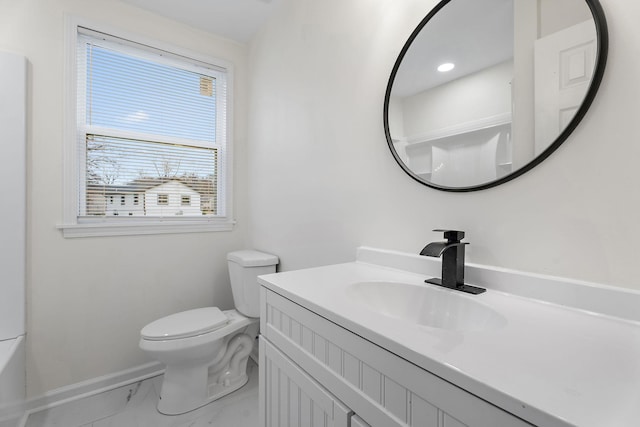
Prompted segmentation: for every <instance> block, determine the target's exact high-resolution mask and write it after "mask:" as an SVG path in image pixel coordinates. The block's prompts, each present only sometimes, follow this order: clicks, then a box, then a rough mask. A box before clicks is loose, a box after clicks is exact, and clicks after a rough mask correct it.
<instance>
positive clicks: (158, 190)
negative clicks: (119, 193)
mask: <svg viewBox="0 0 640 427" xmlns="http://www.w3.org/2000/svg"><path fill="white" fill-rule="evenodd" d="M144 206H145V211H146V213H147V215H150V216H167V215H191V216H193V215H202V212H201V211H200V193H198V192H197V191H195V190H193V189H191V188H190V187H188V186H187V185H185V184H183V183H181V182H180V181H169V182H165V183H164V184H160V185H157V186H155V187H152V188H150V189H148V190H147V191H145V193H144Z"/></svg>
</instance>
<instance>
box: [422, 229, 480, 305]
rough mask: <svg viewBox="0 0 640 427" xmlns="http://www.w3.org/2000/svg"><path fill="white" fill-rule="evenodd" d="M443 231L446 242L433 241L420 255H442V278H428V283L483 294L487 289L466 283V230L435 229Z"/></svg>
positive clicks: (437, 256)
mask: <svg viewBox="0 0 640 427" xmlns="http://www.w3.org/2000/svg"><path fill="white" fill-rule="evenodd" d="M433 231H437V232H443V233H444V238H445V239H447V240H446V241H445V242H432V243H429V244H428V245H427V246H425V247H424V249H422V251H421V252H420V255H424V256H431V257H436V258H439V257H442V278H441V279H436V278H433V279H427V280H425V282H426V283H431V284H434V285H438V286H442V287H445V288H449V289H455V290H457V291H462V292H466V293H469V294H474V295H477V294H481V293H483V292H484V291H486V289H483V288H478V287H476V286H471V285H466V284H465V283H464V246H465V245H468V244H469V243H467V242H464V243H463V242H461V240H462V239H463V238H464V231H457V230H439V229H436V230H433Z"/></svg>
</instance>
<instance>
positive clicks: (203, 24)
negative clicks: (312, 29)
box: [122, 0, 282, 43]
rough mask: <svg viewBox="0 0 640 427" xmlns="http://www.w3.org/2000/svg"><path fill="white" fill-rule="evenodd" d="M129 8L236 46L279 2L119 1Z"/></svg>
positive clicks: (264, 20) (247, 38)
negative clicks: (159, 16) (165, 18)
mask: <svg viewBox="0 0 640 427" xmlns="http://www.w3.org/2000/svg"><path fill="white" fill-rule="evenodd" d="M122 1H123V2H125V3H129V4H131V5H133V6H137V7H139V8H141V9H145V10H148V11H150V12H154V13H157V14H158V15H162V16H165V17H167V18H171V19H173V20H175V21H179V22H182V23H185V24H187V25H190V26H192V27H195V28H198V29H201V30H204V31H207V32H210V33H214V34H217V35H221V36H223V37H226V38H229V39H232V40H235V41H237V42H240V43H247V42H248V41H249V40H251V37H253V35H254V34H255V33H256V32H257V31H258V30H259V29H260V27H261V26H262V25H264V23H265V22H266V21H267V19H269V17H270V16H271V15H272V14H273V13H274V12H275V10H276V9H277V7H278V6H279V5H280V3H281V2H282V0H122Z"/></svg>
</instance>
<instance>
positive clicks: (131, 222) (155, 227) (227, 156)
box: [58, 16, 235, 237]
mask: <svg viewBox="0 0 640 427" xmlns="http://www.w3.org/2000/svg"><path fill="white" fill-rule="evenodd" d="M65 20H66V25H65V100H64V114H65V130H64V212H63V224H62V225H58V228H59V229H61V231H62V233H63V235H64V237H94V236H114V235H138V234H164V233H190V232H207V231H230V230H232V229H233V226H234V224H235V220H234V219H233V212H232V207H233V179H232V178H233V106H234V102H233V100H234V97H233V86H234V70H233V65H232V64H231V63H229V62H228V61H224V60H220V59H217V58H213V57H210V56H206V55H202V54H200V53H196V52H192V51H188V50H186V49H184V48H180V47H177V46H173V45H170V44H167V43H165V42H160V41H158V40H153V39H149V38H147V37H144V36H141V35H139V34H132V33H129V32H126V31H123V30H120V29H117V28H113V27H109V26H105V25H101V24H97V23H94V22H87V21H86V20H83V19H81V18H77V17H73V16H66V17H65ZM87 32H88V33H91V34H100V36H104V39H105V40H106V43H120V42H122V45H124V50H126V49H127V46H126V45H127V44H128V43H130V44H132V45H136V46H140V45H141V46H144V47H146V48H148V49H149V51H150V52H151V53H149V55H152V56H153V57H154V58H155V59H156V60H158V59H159V58H162V57H163V56H164V55H165V54H166V56H167V57H171V58H180V59H182V58H184V60H185V61H187V62H188V63H191V65H192V66H193V67H196V68H197V67H206V68H209V69H211V70H218V71H219V72H224V73H225V78H226V109H225V111H224V115H225V116H226V117H225V118H226V120H225V122H224V126H222V127H221V128H222V132H223V133H224V136H225V141H224V143H221V144H216V146H217V147H218V150H219V151H218V164H217V169H218V170H217V172H218V177H217V185H218V193H217V194H218V201H217V202H218V214H217V215H216V216H205V215H203V216H201V217H200V216H187V217H175V216H172V217H140V216H134V217H128V216H108V217H96V218H88V217H86V216H80V215H79V214H78V213H79V212H80V203H81V202H80V196H79V195H80V192H81V191H82V188H81V186H82V185H83V183H82V180H81V179H79V176H80V173H84V171H85V169H84V168H85V165H84V162H83V155H84V150H83V149H82V146H83V145H84V143H83V144H79V141H83V138H84V137H85V136H86V133H85V132H83V130H81V129H82V126H79V125H78V120H79V119H80V118H81V116H80V115H83V114H84V112H79V111H78V105H77V104H78V103H77V95H78V71H79V70H78V61H77V53H78V41H79V38H80V36H81V34H83V33H87ZM158 54H160V55H162V56H158ZM169 61H174V59H169ZM159 62H163V61H162V60H160V61H159ZM165 63H166V62H165ZM79 114H80V115H79ZM216 120H221V117H220V115H217V117H216ZM218 125H220V121H219V122H218Z"/></svg>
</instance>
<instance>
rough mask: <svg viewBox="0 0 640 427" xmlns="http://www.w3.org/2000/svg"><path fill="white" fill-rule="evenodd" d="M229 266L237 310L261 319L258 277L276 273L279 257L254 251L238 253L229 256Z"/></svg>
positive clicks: (231, 253)
mask: <svg viewBox="0 0 640 427" xmlns="http://www.w3.org/2000/svg"><path fill="white" fill-rule="evenodd" d="M227 264H228V265H229V279H230V280H231V290H232V292H233V302H234V304H235V306H236V310H238V311H239V312H240V313H242V314H244V315H245V316H248V317H260V285H258V276H260V275H262V274H270V273H275V272H276V265H277V264H278V257H277V256H275V255H271V254H267V253H264V252H259V251H253V250H244V251H236V252H230V253H229V254H228V255H227Z"/></svg>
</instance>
